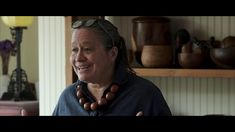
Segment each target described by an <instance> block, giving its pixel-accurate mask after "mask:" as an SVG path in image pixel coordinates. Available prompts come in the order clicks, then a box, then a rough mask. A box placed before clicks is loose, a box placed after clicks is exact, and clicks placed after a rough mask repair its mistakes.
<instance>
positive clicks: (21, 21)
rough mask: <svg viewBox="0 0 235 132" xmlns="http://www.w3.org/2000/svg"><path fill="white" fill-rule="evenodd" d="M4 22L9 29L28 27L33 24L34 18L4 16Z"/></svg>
mask: <svg viewBox="0 0 235 132" xmlns="http://www.w3.org/2000/svg"><path fill="white" fill-rule="evenodd" d="M2 21H3V22H4V24H6V25H7V26H9V27H27V26H29V25H31V24H32V22H33V16H2Z"/></svg>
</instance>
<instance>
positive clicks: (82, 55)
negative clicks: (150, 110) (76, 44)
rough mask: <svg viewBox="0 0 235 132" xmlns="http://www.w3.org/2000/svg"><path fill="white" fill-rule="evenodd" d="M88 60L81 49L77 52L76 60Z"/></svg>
mask: <svg viewBox="0 0 235 132" xmlns="http://www.w3.org/2000/svg"><path fill="white" fill-rule="evenodd" d="M85 60H86V57H85V56H84V53H83V52H82V51H81V50H80V51H79V52H78V53H77V56H76V61H79V62H81V61H85Z"/></svg>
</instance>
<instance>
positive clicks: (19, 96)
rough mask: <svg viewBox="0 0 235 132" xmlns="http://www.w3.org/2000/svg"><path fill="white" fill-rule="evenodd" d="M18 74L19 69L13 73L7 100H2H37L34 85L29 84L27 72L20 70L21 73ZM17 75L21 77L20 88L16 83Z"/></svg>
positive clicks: (6, 96) (6, 95)
mask: <svg viewBox="0 0 235 132" xmlns="http://www.w3.org/2000/svg"><path fill="white" fill-rule="evenodd" d="M17 72H18V69H15V70H14V71H13V72H12V75H11V78H10V83H9V86H8V92H7V93H5V98H4V97H2V100H15V101H21V100H36V99H37V98H36V92H35V87H34V84H32V83H29V82H28V79H27V74H26V72H25V71H24V70H23V69H20V73H17ZM17 75H21V81H20V85H21V86H20V87H19V86H18V85H19V84H18V83H17V81H16V80H17V79H16V78H17Z"/></svg>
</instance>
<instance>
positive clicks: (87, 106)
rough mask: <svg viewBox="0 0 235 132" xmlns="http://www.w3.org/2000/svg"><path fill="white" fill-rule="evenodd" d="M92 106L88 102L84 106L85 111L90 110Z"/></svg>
mask: <svg viewBox="0 0 235 132" xmlns="http://www.w3.org/2000/svg"><path fill="white" fill-rule="evenodd" d="M90 106H91V103H89V102H86V103H85V104H84V109H85V110H90Z"/></svg>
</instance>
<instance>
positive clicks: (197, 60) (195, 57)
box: [178, 53, 204, 68]
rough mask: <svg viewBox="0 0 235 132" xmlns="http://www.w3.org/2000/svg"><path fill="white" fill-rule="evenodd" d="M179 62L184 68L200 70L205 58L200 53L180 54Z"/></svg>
mask: <svg viewBox="0 0 235 132" xmlns="http://www.w3.org/2000/svg"><path fill="white" fill-rule="evenodd" d="M178 60H179V64H180V66H181V67H183V68H200V67H201V66H202V64H203V61H204V56H203V54H198V53H179V54H178Z"/></svg>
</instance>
